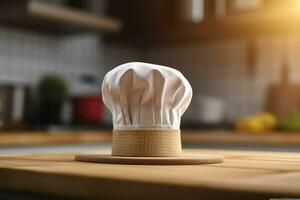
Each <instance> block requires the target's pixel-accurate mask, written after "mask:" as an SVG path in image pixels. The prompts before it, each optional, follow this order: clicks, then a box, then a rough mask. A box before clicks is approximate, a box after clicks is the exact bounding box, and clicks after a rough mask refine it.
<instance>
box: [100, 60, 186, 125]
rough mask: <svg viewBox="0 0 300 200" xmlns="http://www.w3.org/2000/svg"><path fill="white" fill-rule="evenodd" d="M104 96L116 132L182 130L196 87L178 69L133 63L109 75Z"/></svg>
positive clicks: (119, 67)
mask: <svg viewBox="0 0 300 200" xmlns="http://www.w3.org/2000/svg"><path fill="white" fill-rule="evenodd" d="M102 97H103V102H104V104H105V105H106V106H107V108H108V109H109V110H110V111H111V113H112V115H113V125H114V130H131V129H135V130H136V129H137V130H147V129H149V130H160V129H173V130H179V128H180V121H181V116H182V114H183V113H184V112H185V110H186V109H187V108H188V106H189V104H190V102H191V99H192V88H191V85H190V84H189V82H188V81H187V79H186V78H185V77H184V76H183V75H182V73H180V72H179V71H178V70H175V69H173V68H169V67H165V66H160V65H154V64H148V63H140V62H132V63H126V64H123V65H120V66H118V67H116V68H114V69H112V70H111V71H109V72H108V73H107V74H106V75H105V77H104V80H103V83H102Z"/></svg>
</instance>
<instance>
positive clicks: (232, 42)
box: [146, 36, 300, 121]
mask: <svg viewBox="0 0 300 200" xmlns="http://www.w3.org/2000/svg"><path fill="white" fill-rule="evenodd" d="M247 42H248V41H247V40H244V39H228V40H224V41H216V42H206V43H197V42H195V43H193V44H188V45H178V46H175V47H174V46H172V47H159V48H152V49H149V50H148V51H147V52H146V58H147V59H146V60H147V62H154V63H159V64H162V65H167V66H177V67H178V69H179V70H180V71H182V72H183V74H184V75H185V76H186V77H187V78H188V79H189V80H190V82H191V84H192V87H193V90H194V96H196V95H208V96H214V97H218V98H221V99H223V100H224V101H225V103H226V105H227V106H226V110H227V120H229V121H232V120H235V119H236V118H238V117H241V116H244V115H249V114H254V113H257V112H259V111H262V110H264V103H265V93H266V90H267V88H268V87H269V86H270V84H272V83H276V82H278V81H279V78H280V67H281V65H282V62H283V56H282V54H283V47H285V46H286V48H287V52H288V54H289V55H288V62H289V63H290V68H291V72H290V80H291V81H293V82H298V83H299V82H300V67H299V65H300V56H299V51H300V38H299V37H296V36H286V37H284V38H282V37H277V36H273V37H260V38H258V39H257V40H255V41H254V45H255V48H256V53H255V55H256V61H255V63H254V71H255V73H254V76H252V77H251V76H250V75H249V73H248V69H247ZM192 105H193V104H192ZM192 110H194V108H189V110H188V111H187V115H189V112H192Z"/></svg>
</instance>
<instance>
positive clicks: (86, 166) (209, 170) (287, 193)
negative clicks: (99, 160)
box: [0, 150, 300, 199]
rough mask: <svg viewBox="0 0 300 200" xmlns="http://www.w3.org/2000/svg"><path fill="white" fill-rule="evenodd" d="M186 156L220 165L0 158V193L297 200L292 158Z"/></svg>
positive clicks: (296, 162)
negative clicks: (208, 158)
mask: <svg viewBox="0 0 300 200" xmlns="http://www.w3.org/2000/svg"><path fill="white" fill-rule="evenodd" d="M89 153H90V152H89ZM99 153H103V152H99ZM186 153H189V154H206V153H209V154H218V155H223V156H224V157H225V160H224V163H219V164H209V165H185V166H184V165H181V166H179V165H177V166H159V165H156V166H149V165H116V164H95V163H84V162H77V161H74V154H70V153H57V154H18V155H1V156H0V180H1V181H0V189H2V190H10V191H21V192H31V193H36V194H45V195H52V196H62V197H70V198H94V199H111V198H115V199H125V198H126V199H171V198H172V199H199V198H200V197H201V199H269V198H288V197H290V198H296V197H300V190H299V185H300V155H299V154H298V153H278V152H277V153H272V152H252V151H225V150H223V151H218V150H188V151H186Z"/></svg>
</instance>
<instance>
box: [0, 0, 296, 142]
mask: <svg viewBox="0 0 300 200" xmlns="http://www.w3.org/2000/svg"><path fill="white" fill-rule="evenodd" d="M0 10H1V14H0V129H1V130H2V135H13V136H14V138H13V139H7V140H5V139H3V140H2V141H8V142H7V143H5V142H3V144H4V145H7V144H13V145H18V144H22V140H23V139H22V140H20V141H19V143H18V142H16V139H15V138H16V137H15V135H14V134H17V135H18V136H19V135H20V134H24V135H26V134H27V136H28V138H30V137H29V135H32V134H34V133H35V132H38V133H37V134H48V133H49V132H63V131H66V132H68V133H69V134H73V132H76V131H79V132H80V131H82V130H84V131H86V130H91V131H90V132H95V134H97V133H100V132H101V130H107V131H108V132H109V131H110V130H111V127H112V126H111V115H110V113H109V112H108V111H107V110H106V109H105V108H104V105H103V103H102V101H101V89H100V88H101V81H102V78H103V77H104V75H105V73H106V72H107V71H109V70H110V69H112V68H114V67H116V66H118V65H120V64H123V63H126V62H133V61H139V62H148V63H155V64H160V65H165V66H170V67H173V68H176V69H178V70H180V71H181V72H182V73H183V74H184V75H185V76H186V77H187V79H188V80H189V81H190V82H191V85H192V87H193V90H194V96H193V100H192V104H191V106H190V108H189V109H188V111H187V112H186V113H185V115H184V117H183V120H182V128H183V133H184V132H185V131H187V132H188V130H193V131H191V132H193V133H192V134H197V133H198V134H199V135H200V134H201V133H202V134H203V135H205V134H212V133H215V132H222V133H224V134H225V135H226V134H228V135H232V134H236V135H235V136H232V137H233V138H240V139H241V140H242V141H243V142H242V145H244V144H251V142H247V141H250V140H251V138H250V139H244V138H247V137H249V135H255V137H256V136H257V135H259V138H256V139H255V141H258V143H259V142H260V141H262V140H265V138H268V137H272V136H270V135H272V134H273V135H277V137H280V138H277V139H274V138H273V137H272V138H270V140H272V142H270V143H272V144H274V143H277V142H280V141H285V140H286V139H285V138H286V137H288V136H287V135H288V134H290V135H292V136H291V138H295V137H296V136H295V135H297V134H298V133H297V131H300V56H299V52H300V34H299V33H300V24H299V22H300V21H299V20H300V1H299V0H160V1H153V0H143V1H141V0H122V1H118V0H4V1H1V5H0ZM72 131H73V132H72ZM44 132H45V133H44ZM70 132H72V133H70ZM90 132H88V134H89V133H90ZM286 132H289V133H288V134H287V133H286ZM85 133H86V132H85ZM189 133H190V132H189ZM66 134H67V133H66ZM224 134H221V135H222V139H218V138H212V139H210V138H206V140H207V141H208V140H209V141H220V140H222V141H223V140H226V139H224V138H223V137H224V136H223V135H224ZM240 134H242V135H243V134H244V137H242V138H241V135H240ZM0 135H1V132H0ZM187 135H188V134H187ZM299 135H300V134H299ZM35 136H37V135H35ZM55 137H57V135H56V136H55ZM60 137H63V136H62V135H61V134H60ZM91 137H95V136H91ZM191 137H194V136H191ZM203 137H204V136H203ZM205 137H206V136H205ZM226 137H227V136H226ZM228 137H229V136H228ZM228 137H227V138H228ZM282 137H283V138H282ZM22 138H24V137H22ZM261 138H262V139H261ZM94 139H95V138H94ZM190 139H191V138H190ZM24 140H26V138H25V139H24ZM28 140H31V139H28ZM57 140H58V141H59V139H57ZM70 140H72V139H70ZM87 140H88V139H87ZM90 140H91V141H92V140H93V139H90ZM95 140H97V139H95ZM191 140H192V139H191ZM199 140H200V139H199ZM233 140H234V139H233ZM292 140H293V141H294V142H295V139H292ZM37 141H41V139H37ZM61 141H63V140H61ZM72 141H73V140H72ZM76 141H77V140H76ZM201 141H205V138H204V139H203V138H202V139H201ZM298 142H299V144H300V138H299V137H298ZM61 143H63V142H61ZM286 145H287V146H289V145H290V144H289V143H287V144H286ZM297 145H298V143H297Z"/></svg>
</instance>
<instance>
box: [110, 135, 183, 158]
mask: <svg viewBox="0 0 300 200" xmlns="http://www.w3.org/2000/svg"><path fill="white" fill-rule="evenodd" d="M181 154H182V147H181V138H180V130H114V131H113V143H112V155H113V156H139V157H154V156H157V157H170V156H181Z"/></svg>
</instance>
